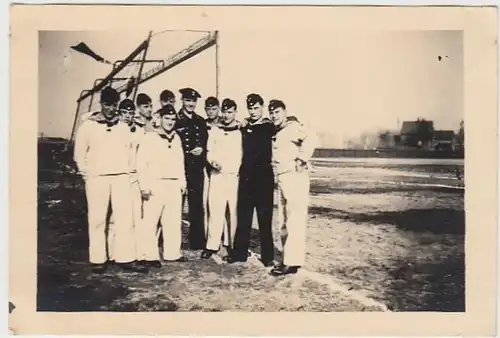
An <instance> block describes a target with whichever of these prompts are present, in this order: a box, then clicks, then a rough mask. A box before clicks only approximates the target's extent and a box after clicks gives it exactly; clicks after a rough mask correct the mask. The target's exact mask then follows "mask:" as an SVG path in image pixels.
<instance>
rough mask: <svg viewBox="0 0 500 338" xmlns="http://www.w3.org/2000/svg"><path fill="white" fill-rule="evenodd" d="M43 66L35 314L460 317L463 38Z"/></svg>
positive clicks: (306, 40)
mask: <svg viewBox="0 0 500 338" xmlns="http://www.w3.org/2000/svg"><path fill="white" fill-rule="evenodd" d="M186 25H187V21H186ZM38 53H39V54H38V88H39V89H38V90H39V93H38V154H37V156H38V171H37V172H38V177H37V184H38V187H37V192H38V195H37V198H38V200H37V299H36V310H37V311H39V312H86V311H108V312H115V311H116V312H157V311H177V312H214V311H216V312H361V311H370V312H384V311H385V312H414V311H432V312H465V270H466V269H465V258H466V255H465V229H466V222H465V218H466V212H465V204H464V203H465V199H464V196H465V177H466V171H465V165H464V164H465V163H464V161H465V160H464V144H465V143H464V142H465V141H464V140H465V126H464V35H463V31H460V30H368V29H366V30H363V29H359V30H340V29H339V30H333V29H324V30H321V29H320V28H316V29H314V30H307V29H303V28H297V29H286V30H285V29H282V30H280V29H266V30H265V31H264V30H258V29H253V30H251V29H246V30H243V29H233V30H229V29H226V30H223V29H221V30H217V31H208V30H207V31H203V30H195V29H185V30H173V29H172V30H126V31H125V30H87V31H81V30H68V31H60V30H59V31H58V30H52V31H47V30H45V31H39V32H38ZM468 121H469V120H467V122H465V123H468ZM468 225H469V224H467V226H468Z"/></svg>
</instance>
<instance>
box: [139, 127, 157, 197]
mask: <svg viewBox="0 0 500 338" xmlns="http://www.w3.org/2000/svg"><path fill="white" fill-rule="evenodd" d="M149 143H150V142H149V135H148V134H145V135H144V136H143V137H142V140H141V142H140V143H139V145H138V147H137V156H136V161H137V162H136V163H137V176H138V179H139V187H140V189H141V191H149V190H151V182H150V175H149V172H148V171H149V158H150V157H151V156H152V155H154V153H152V151H151V150H152V148H151V146H150V145H149Z"/></svg>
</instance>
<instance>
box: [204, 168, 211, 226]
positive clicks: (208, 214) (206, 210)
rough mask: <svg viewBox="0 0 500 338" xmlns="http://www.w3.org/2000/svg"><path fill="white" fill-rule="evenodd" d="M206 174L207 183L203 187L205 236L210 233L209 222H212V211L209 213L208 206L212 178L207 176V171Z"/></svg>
mask: <svg viewBox="0 0 500 338" xmlns="http://www.w3.org/2000/svg"><path fill="white" fill-rule="evenodd" d="M204 173H205V181H204V185H203V212H204V217H205V223H204V224H205V234H206V233H207V232H208V222H209V221H210V211H209V205H208V191H209V189H210V178H209V176H208V174H207V171H206V170H205V171H204Z"/></svg>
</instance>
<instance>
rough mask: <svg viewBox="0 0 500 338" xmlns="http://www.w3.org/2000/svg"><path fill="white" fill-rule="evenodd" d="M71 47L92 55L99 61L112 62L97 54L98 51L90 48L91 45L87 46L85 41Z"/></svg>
mask: <svg viewBox="0 0 500 338" xmlns="http://www.w3.org/2000/svg"><path fill="white" fill-rule="evenodd" d="M71 48H72V49H73V50H76V51H77V52H80V53H82V54H85V55H87V56H90V57H91V58H93V59H94V60H96V61H98V62H102V63H107V64H111V62H109V61H108V60H106V59H104V58H103V57H102V56H100V55H97V54H96V53H94V51H93V50H92V49H90V48H89V46H87V45H86V44H85V43H84V42H80V43H79V44H78V45H76V46H71Z"/></svg>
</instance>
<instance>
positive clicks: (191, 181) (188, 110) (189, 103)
mask: <svg viewBox="0 0 500 338" xmlns="http://www.w3.org/2000/svg"><path fill="white" fill-rule="evenodd" d="M179 92H180V93H181V94H182V108H181V110H180V111H179V119H178V120H177V122H176V127H175V129H176V131H177V133H178V134H179V135H180V137H181V140H182V147H183V149H184V154H185V168H186V180H187V199H188V205H189V222H190V224H191V225H190V228H189V247H190V248H191V249H192V250H202V249H204V248H205V241H206V236H205V217H204V213H205V208H204V205H203V190H204V185H205V184H204V180H205V167H206V161H207V154H206V149H207V140H208V131H207V123H206V122H205V119H204V118H203V117H201V116H200V115H198V114H196V113H195V109H196V104H197V102H198V98H200V97H201V95H200V94H199V93H198V92H197V91H196V90H194V89H192V88H183V89H181V90H179Z"/></svg>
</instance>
